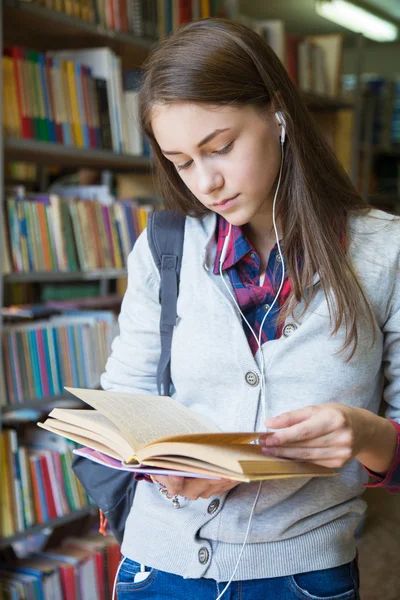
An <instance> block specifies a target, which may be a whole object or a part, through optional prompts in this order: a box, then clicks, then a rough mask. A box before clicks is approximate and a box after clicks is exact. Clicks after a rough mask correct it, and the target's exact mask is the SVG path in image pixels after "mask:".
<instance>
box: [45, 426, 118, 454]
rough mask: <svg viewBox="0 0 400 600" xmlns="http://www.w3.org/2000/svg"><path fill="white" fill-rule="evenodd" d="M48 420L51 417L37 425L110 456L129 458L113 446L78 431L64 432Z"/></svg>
mask: <svg viewBox="0 0 400 600" xmlns="http://www.w3.org/2000/svg"><path fill="white" fill-rule="evenodd" d="M48 421H51V419H47V420H46V421H45V422H44V423H37V425H38V426H39V427H41V428H42V429H46V430H47V431H51V432H52V433H57V435H62V436H63V437H65V438H67V439H68V440H72V441H73V442H77V443H78V444H81V445H82V446H88V447H89V448H93V450H98V451H99V452H103V453H104V454H107V455H108V456H112V457H113V458H116V459H118V460H127V459H126V458H125V457H123V456H120V455H119V454H118V453H117V452H114V451H113V450H111V448H109V447H108V446H105V445H104V444H102V443H101V442H98V441H95V440H92V439H89V438H87V437H85V436H84V435H81V434H76V433H71V432H63V431H61V430H60V429H58V428H56V427H53V426H52V425H49V423H48ZM128 460H129V459H128Z"/></svg>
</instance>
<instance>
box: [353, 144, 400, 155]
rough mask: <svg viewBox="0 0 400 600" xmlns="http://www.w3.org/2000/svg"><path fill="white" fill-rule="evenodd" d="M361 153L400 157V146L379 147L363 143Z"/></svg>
mask: <svg viewBox="0 0 400 600" xmlns="http://www.w3.org/2000/svg"><path fill="white" fill-rule="evenodd" d="M361 151H362V152H364V153H368V152H371V153H372V154H374V155H375V156H379V155H386V156H400V144H396V145H393V146H377V145H373V144H371V145H369V144H366V143H363V144H362V145H361Z"/></svg>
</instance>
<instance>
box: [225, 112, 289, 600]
mask: <svg viewBox="0 0 400 600" xmlns="http://www.w3.org/2000/svg"><path fill="white" fill-rule="evenodd" d="M275 117H276V120H277V121H278V123H279V125H281V127H282V129H281V136H280V146H281V165H280V168H279V177H278V183H277V186H276V190H275V196H274V201H273V204H272V222H273V225H274V231H275V237H276V243H277V247H278V252H279V256H280V257H281V265H282V277H281V283H280V285H279V289H278V292H277V294H276V296H275V298H274V300H273V302H272V304H271V306H270V307H269V309H268V310H267V312H266V313H265V315H264V318H263V320H262V322H261V325H260V330H259V335H258V337H257V335H256V333H255V331H254V329H253V328H252V327H251V325H250V323H249V322H248V320H247V319H246V317H245V316H244V314H243V312H242V310H241V309H240V306H239V304H238V302H237V300H236V298H235V296H234V294H233V293H232V291H231V290H230V289H229V286H228V284H227V283H226V281H225V279H224V276H223V273H222V265H223V264H224V261H225V258H226V255H227V252H228V245H229V240H230V237H231V231H232V225H230V226H229V231H228V235H227V236H226V238H225V241H224V245H223V247H222V252H221V257H220V260H219V274H220V276H221V280H222V282H223V283H224V285H225V287H226V289H227V290H228V292H229V295H230V296H231V298H232V300H233V302H234V304H235V306H236V308H237V309H238V311H239V313H240V315H241V317H242V319H243V320H244V322H245V323H246V325H247V326H248V327H249V329H250V331H251V333H252V334H253V336H254V338H255V340H256V342H257V346H258V349H259V352H260V360H261V378H260V382H261V385H260V387H261V389H260V397H261V402H262V406H263V414H264V420H265V419H266V418H267V416H266V405H265V381H264V370H265V364H264V355H263V353H262V349H261V336H262V330H263V327H264V323H265V319H266V318H267V317H268V315H269V313H270V312H271V310H272V308H273V307H274V306H275V304H276V302H277V300H278V298H279V294H280V293H281V291H282V287H283V284H284V282H285V263H284V261H283V256H282V251H281V246H280V243H279V235H278V229H277V227H276V219H275V206H276V199H277V197H278V191H279V188H280V185H281V178H282V168H283V159H284V144H285V138H286V121H285V117H284V116H283V114H282V113H281V112H280V111H278V112H276V113H275ZM261 485H262V481H260V483H259V486H258V490H257V494H256V497H255V499H254V502H253V506H252V509H251V513H250V517H249V522H248V524H247V529H246V534H245V537H244V542H243V544H242V547H241V549H240V552H239V557H238V560H237V562H236V565H235V568H234V570H233V573H232V575H231V577H230V579H229V581H228V583H227V584H226V586H225V587H224V589H223V590H222V592H221V593H220V594H219V595H218V597H217V598H216V600H220V599H221V598H222V596H223V595H224V594H225V592H226V590H227V589H228V587H229V586H230V584H231V583H232V580H233V578H234V576H235V573H236V571H237V568H238V566H239V563H240V560H241V558H242V554H243V551H244V549H245V546H246V543H247V538H248V535H249V532H250V526H251V521H252V519H253V514H254V511H255V508H256V506H257V502H258V498H259V496H260V492H261Z"/></svg>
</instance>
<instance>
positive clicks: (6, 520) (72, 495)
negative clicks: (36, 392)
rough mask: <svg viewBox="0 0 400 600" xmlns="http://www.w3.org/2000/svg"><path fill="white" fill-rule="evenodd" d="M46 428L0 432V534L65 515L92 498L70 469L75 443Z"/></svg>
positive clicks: (3, 535) (22, 529)
mask: <svg viewBox="0 0 400 600" xmlns="http://www.w3.org/2000/svg"><path fill="white" fill-rule="evenodd" d="M44 433H45V435H43V432H42V431H41V430H39V429H38V428H37V427H35V428H30V429H28V430H26V431H25V432H24V434H23V435H24V436H25V437H24V439H22V440H19V439H18V436H17V432H16V431H15V430H14V429H4V430H3V431H2V432H1V434H0V441H1V448H0V449H1V458H0V465H1V473H2V485H1V487H0V497H1V507H2V510H1V519H0V523H1V528H0V535H1V537H9V536H12V535H14V534H15V533H18V532H20V531H24V530H26V529H29V528H30V527H33V526H34V525H37V524H40V523H47V522H48V521H51V520H52V519H57V518H58V517H62V516H64V515H68V514H70V513H72V512H74V511H76V510H79V509H82V508H83V507H85V506H87V505H88V504H89V503H90V502H91V500H90V499H89V496H88V495H87V494H86V492H85V490H84V488H83V487H82V485H81V484H80V482H79V481H78V479H77V478H76V477H75V475H74V473H73V471H72V468H71V465H72V457H73V455H72V449H73V448H74V447H75V444H74V443H73V442H70V441H69V440H66V439H61V438H60V437H59V436H55V435H52V434H49V435H47V434H48V432H44ZM60 440H61V443H60Z"/></svg>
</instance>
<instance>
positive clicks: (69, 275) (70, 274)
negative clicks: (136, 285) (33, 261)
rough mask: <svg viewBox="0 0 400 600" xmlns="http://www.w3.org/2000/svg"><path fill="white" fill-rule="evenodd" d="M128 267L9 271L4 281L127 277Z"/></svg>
mask: <svg viewBox="0 0 400 600" xmlns="http://www.w3.org/2000/svg"><path fill="white" fill-rule="evenodd" d="M127 274H128V272H127V270H126V269H94V270H93V271H65V272H64V271H42V272H32V273H8V274H7V275H4V276H3V281H4V283H31V282H33V283H43V282H44V283H51V282H62V281H96V280H103V279H119V278H120V277H126V276H127Z"/></svg>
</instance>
